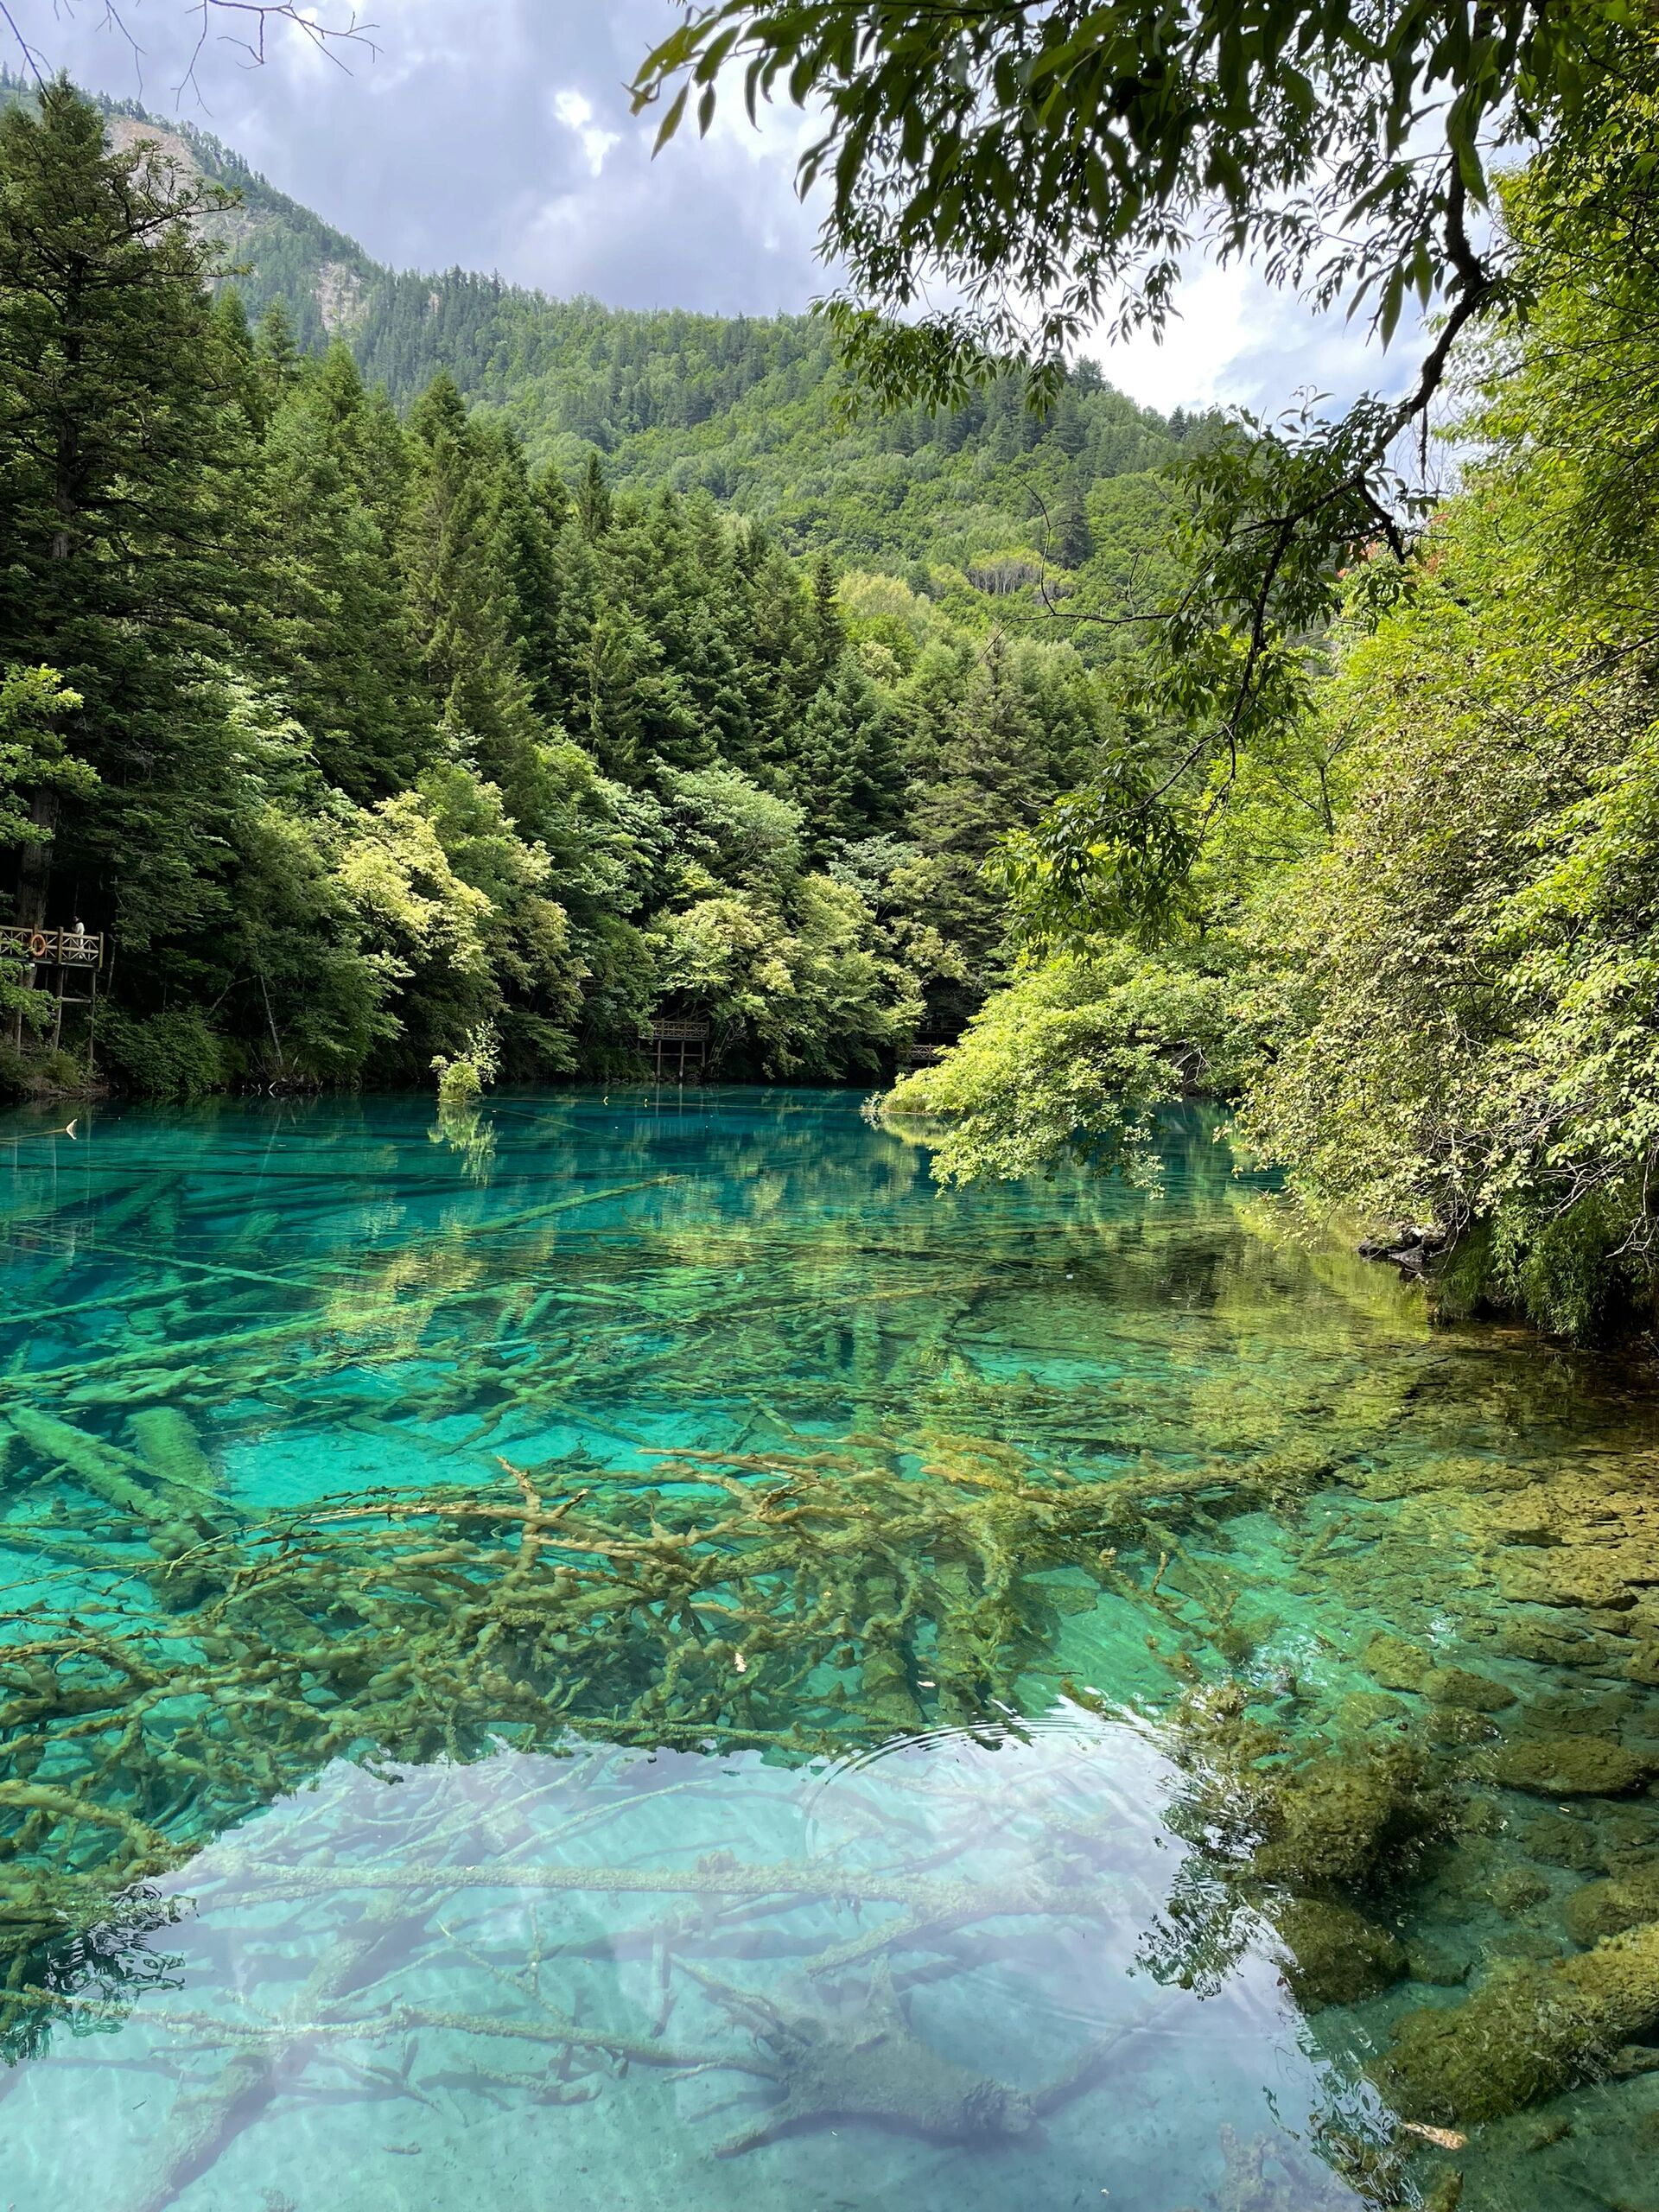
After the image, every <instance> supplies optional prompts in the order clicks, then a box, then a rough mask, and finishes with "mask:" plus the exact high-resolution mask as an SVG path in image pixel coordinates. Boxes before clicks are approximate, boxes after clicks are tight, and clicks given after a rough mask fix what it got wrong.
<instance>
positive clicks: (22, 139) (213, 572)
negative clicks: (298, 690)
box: [0, 81, 259, 937]
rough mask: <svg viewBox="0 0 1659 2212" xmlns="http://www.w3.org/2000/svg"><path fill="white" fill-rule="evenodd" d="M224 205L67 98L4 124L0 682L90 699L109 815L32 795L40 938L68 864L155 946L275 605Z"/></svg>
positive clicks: (68, 93) (82, 720) (31, 879)
mask: <svg viewBox="0 0 1659 2212" xmlns="http://www.w3.org/2000/svg"><path fill="white" fill-rule="evenodd" d="M222 200H223V195H222V194H219V193H218V192H217V191H216V190H215V189H213V188H211V187H208V186H206V185H202V184H200V183H188V184H187V183H182V182H181V181H179V180H178V178H177V177H176V175H175V174H174V173H173V172H172V171H171V170H170V169H168V168H164V167H162V165H160V164H159V163H156V162H153V161H152V160H151V158H150V157H149V155H148V154H147V153H146V151H145V149H144V148H143V145H142V143H140V144H139V145H137V146H135V147H133V148H131V149H129V150H128V151H127V152H125V153H121V154H113V153H111V152H109V151H108V150H107V149H105V143H104V129H103V124H102V121H101V119H100V118H99V115H98V114H97V112H96V111H94V110H93V108H92V106H91V105H89V104H88V103H87V102H86V100H84V99H80V98H79V96H78V95H77V94H76V93H75V92H73V90H72V89H71V88H70V86H68V85H67V83H64V82H62V81H60V82H58V83H55V84H52V85H48V86H46V87H45V88H44V89H43V90H42V91H41V93H40V96H39V99H38V103H37V105H35V106H34V107H30V106H29V105H22V104H18V105H13V106H11V107H10V108H9V109H8V110H7V111H5V112H4V114H3V115H0V442H3V443H0V464H3V465H0V662H6V663H11V664H21V665H24V666H33V667H39V666H42V665H44V666H48V667H50V668H53V669H54V670H56V671H58V673H59V675H60V677H62V679H63V681H64V682H65V683H66V684H67V686H68V687H69V688H70V689H72V690H73V691H74V692H76V693H77V694H79V699H80V702H81V703H80V705H79V708H78V709H76V710H75V711H74V713H73V715H71V716H70V717H69V718H68V719H67V721H66V722H65V724H64V734H65V738H66V741H67V745H68V747H69V749H70V751H71V753H73V755H74V757H75V758H77V759H78V760H80V761H81V762H82V763H84V764H85V765H86V766H87V767H88V768H90V769H92V771H93V772H95V773H96V774H97V776H98V777H99V779H100V788H101V797H100V799H99V804H98V805H97V807H96V809H95V810H94V809H93V808H92V807H91V806H90V805H89V804H87V803H86V801H84V800H83V799H82V798H76V797H68V798H66V800H65V803H64V815H63V820H62V822H61V823H60V822H59V818H58V807H59V801H58V795H57V793H56V792H55V791H54V790H52V789H51V788H49V787H42V788H41V790H39V791H37V792H36V794H35V803H34V822H33V826H34V829H35V832H36V833H37V835H36V837H35V840H34V841H33V842H31V843H30V844H29V846H28V847H27V848H26V849H25V855H24V861H23V866H22V870H21V873H20V878H19V880H18V883H17V887H16V912H17V915H18V918H20V919H22V920H23V921H26V922H29V923H34V922H38V921H39V920H40V919H41V918H42V917H43V916H44V915H45V914H46V913H47V912H48V909H49V907H50V905H51V900H52V890H51V881H52V874H53V869H54V862H55V864H56V865H57V866H58V867H59V868H60V869H61V868H64V867H68V868H72V869H73V870H76V871H78V872H79V874H80V877H81V880H82V881H83V883H84V884H87V885H92V884H99V885H102V886H103V887H104V888H103V890H102V891H100V892H99V893H97V895H96V897H94V895H93V894H92V893H91V892H90V891H89V892H88V893H86V906H87V908H88V910H89V911H88V912H87V914H86V918H87V919H89V920H92V919H94V918H96V919H99V920H101V921H105V922H108V921H110V920H111V919H112V918H114V915H115V913H116V912H117V911H118V912H119V913H120V918H121V919H122V923H123V926H124V928H125V929H126V930H127V931H128V932H129V933H130V934H132V935H136V936H138V937H143V936H147V935H148V934H149V932H150V931H153V930H154V929H156V928H157V927H159V926H161V925H162V924H163V923H164V920H165V916H164V914H163V913H162V912H161V911H160V909H161V908H162V907H163V906H165V905H166V903H167V900H168V897H169V896H170V895H172V894H173V893H179V894H180V895H184V893H183V892H182V889H181V887H182V884H183V881H184V880H185V879H186V878H188V876H189V875H190V874H191V872H192V870H193V869H194V867H195V865H196V860H197V856H198V855H199V854H200V851H201V849H202V846H203V832H202V821H203V810H204V809H206V808H208V807H210V806H211V804H212V803H213V797H214V791H213V781H214V756H215V750H216V747H217V744H218V734H217V733H218V726H219V716H220V702H219V695H218V693H217V690H216V689H215V686H214V683H213V679H212V677H211V674H210V673H209V671H210V670H211V667H212V664H213V662H214V661H215V660H217V659H218V658H219V657H220V656H221V655H222V654H223V652H224V650H225V646H226V638H227V633H228V632H231V631H232V629H242V630H246V629H247V628H248V627H249V626H251V624H252V621H253V607H254V605H255V602H256V601H257V597H258V593H259V571H258V564H257V561H256V558H255V552H254V546H253V543H252V540H251V535H250V533H249V532H248V531H247V529H246V527H245V514H246V508H247V499H246V489H247V479H246V469H247V465H248V462H249V459H250V452H251V448H250V431H249V418H248V415H247V412H246V411H245V408H244V406H243V405H242V404H241V389H240V386H239V381H238V378H239V371H240V368H241V360H240V358H239V356H238V349H237V346H236V344H235V342H234V340H233V339H232V336H231V334H230V333H229V332H228V330H227V326H226V322H225V321H223V320H222V319H219V318H216V317H215V315H214V314H213V309H212V307H211V304H210V302H209V300H208V297H207V291H206V289H205V286H204V278H205V276H206V274H207V268H208V265H209V264H208V257H207V246H206V245H205V244H204V243H203V242H202V239H201V236H200V231H199V229H197V228H195V227H194V226H193V219H194V218H195V217H197V216H199V215H200V214H201V213H204V212H206V211H208V210H211V209H213V208H216V207H219V206H220V205H221V204H222ZM111 902H114V903H113V904H112V903H111Z"/></svg>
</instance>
